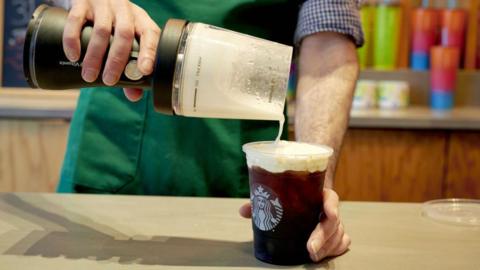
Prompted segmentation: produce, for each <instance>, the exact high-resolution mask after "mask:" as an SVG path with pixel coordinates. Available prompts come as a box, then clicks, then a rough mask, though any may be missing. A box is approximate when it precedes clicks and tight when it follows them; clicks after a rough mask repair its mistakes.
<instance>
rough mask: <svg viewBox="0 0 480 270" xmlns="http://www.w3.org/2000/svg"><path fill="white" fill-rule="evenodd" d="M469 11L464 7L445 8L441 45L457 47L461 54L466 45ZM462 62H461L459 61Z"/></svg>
mask: <svg viewBox="0 0 480 270" xmlns="http://www.w3.org/2000/svg"><path fill="white" fill-rule="evenodd" d="M466 24H467V13H466V12H465V10H463V9H445V10H443V11H442V18H441V28H442V31H441V45H442V46H448V47H457V48H458V49H459V53H460V56H461V55H463V50H464V46H465V28H466ZM459 64H460V63H459Z"/></svg>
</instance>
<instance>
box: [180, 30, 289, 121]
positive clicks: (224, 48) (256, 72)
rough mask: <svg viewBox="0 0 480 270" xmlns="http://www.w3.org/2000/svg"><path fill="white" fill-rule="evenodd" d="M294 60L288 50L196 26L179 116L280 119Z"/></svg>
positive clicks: (191, 36)
mask: <svg viewBox="0 0 480 270" xmlns="http://www.w3.org/2000/svg"><path fill="white" fill-rule="evenodd" d="M291 57H292V48H291V47H289V46H286V45H282V44H279V43H275V42H271V41H267V40H263V39H259V38H256V37H252V36H248V35H244V34H240V33H236V32H233V31H229V30H225V29H221V28H218V27H214V26H210V25H206V24H201V23H195V24H193V27H192V29H191V31H190V33H189V35H188V37H187V45H186V47H185V57H184V64H183V68H182V80H181V87H180V89H181V91H180V93H179V97H180V107H181V114H182V115H184V116H194V117H195V116H196V117H213V118H236V119H264V120H279V114H282V113H283V109H284V106H285V97H286V92H287V86H288V78H289V73H290V63H291Z"/></svg>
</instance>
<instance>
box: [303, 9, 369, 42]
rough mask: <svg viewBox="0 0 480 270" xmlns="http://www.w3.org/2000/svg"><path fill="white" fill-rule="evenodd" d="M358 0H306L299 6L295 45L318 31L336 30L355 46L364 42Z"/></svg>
mask: <svg viewBox="0 0 480 270" xmlns="http://www.w3.org/2000/svg"><path fill="white" fill-rule="evenodd" d="M358 8H359V0H307V1H305V3H304V4H303V5H302V6H301V8H300V13H299V16H298V23H297V29H296V31H295V38H294V42H295V45H300V42H301V41H302V39H303V38H304V37H306V36H308V35H311V34H315V33H318V32H336V33H340V34H344V35H347V36H349V37H350V38H351V39H352V40H353V42H354V43H355V45H356V46H357V47H361V46H362V45H363V43H364V39H363V31H362V25H361V23H360V16H359V12H358Z"/></svg>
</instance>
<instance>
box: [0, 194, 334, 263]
mask: <svg viewBox="0 0 480 270" xmlns="http://www.w3.org/2000/svg"><path fill="white" fill-rule="evenodd" d="M45 205H48V210H49V211H47V210H45V209H42V208H38V207H36V206H34V205H32V204H30V203H28V202H26V201H24V200H22V199H21V198H19V197H18V196H17V195H14V194H5V195H3V196H0V210H2V211H6V212H8V213H10V214H13V215H15V216H17V217H19V218H22V219H24V220H27V221H29V222H31V223H32V224H34V225H37V226H39V227H41V228H43V230H34V229H33V230H31V232H30V233H29V234H28V235H27V236H25V237H23V238H22V239H21V240H19V241H18V242H17V243H16V244H14V245H13V246H12V247H10V248H9V249H8V250H7V251H6V252H5V253H4V254H5V255H19V256H41V257H45V258H57V257H65V258H67V259H87V260H94V261H106V262H111V263H116V262H118V263H119V264H140V265H168V266H211V267H222V266H223V267H259V268H260V267H261V268H264V267H269V268H277V269H281V268H284V267H280V266H273V265H270V264H265V263H262V262H260V261H258V260H256V259H255V258H254V256H253V249H252V242H232V241H219V240H208V239H195V238H184V237H169V236H143V235H137V236H134V237H133V238H132V237H130V236H128V235H125V234H123V233H121V232H119V231H117V230H115V229H113V228H111V227H108V226H106V225H104V224H99V223H96V222H94V221H93V220H91V219H89V218H88V217H85V216H80V215H78V214H77V213H75V214H73V213H71V212H69V213H68V216H70V217H71V216H75V217H76V218H75V219H76V220H82V223H83V224H80V223H76V222H73V221H71V220H70V219H68V218H65V217H63V216H61V215H59V214H55V212H57V213H66V212H65V210H64V209H62V208H59V207H57V206H56V205H54V204H50V203H48V202H45ZM77 217H78V218H77ZM5 236H6V235H3V236H1V235H0V241H1V238H3V237H5ZM7 236H8V234H7ZM331 266H333V265H330V263H329V262H328V261H326V262H325V263H323V264H318V265H305V266H304V268H305V269H317V268H322V269H330V268H331ZM333 268H334V267H333Z"/></svg>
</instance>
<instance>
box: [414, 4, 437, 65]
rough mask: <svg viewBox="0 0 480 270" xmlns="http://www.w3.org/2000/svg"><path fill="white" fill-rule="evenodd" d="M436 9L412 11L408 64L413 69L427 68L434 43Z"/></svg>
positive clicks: (435, 36) (435, 35)
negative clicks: (410, 50)
mask: <svg viewBox="0 0 480 270" xmlns="http://www.w3.org/2000/svg"><path fill="white" fill-rule="evenodd" d="M438 21H439V20H438V11H437V10H435V9H432V8H417V9H415V10H414V11H413V12H412V52H411V55H410V65H411V68H412V69H414V70H428V69H429V67H430V48H431V47H432V46H434V45H435V41H436V38H437V27H438Z"/></svg>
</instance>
